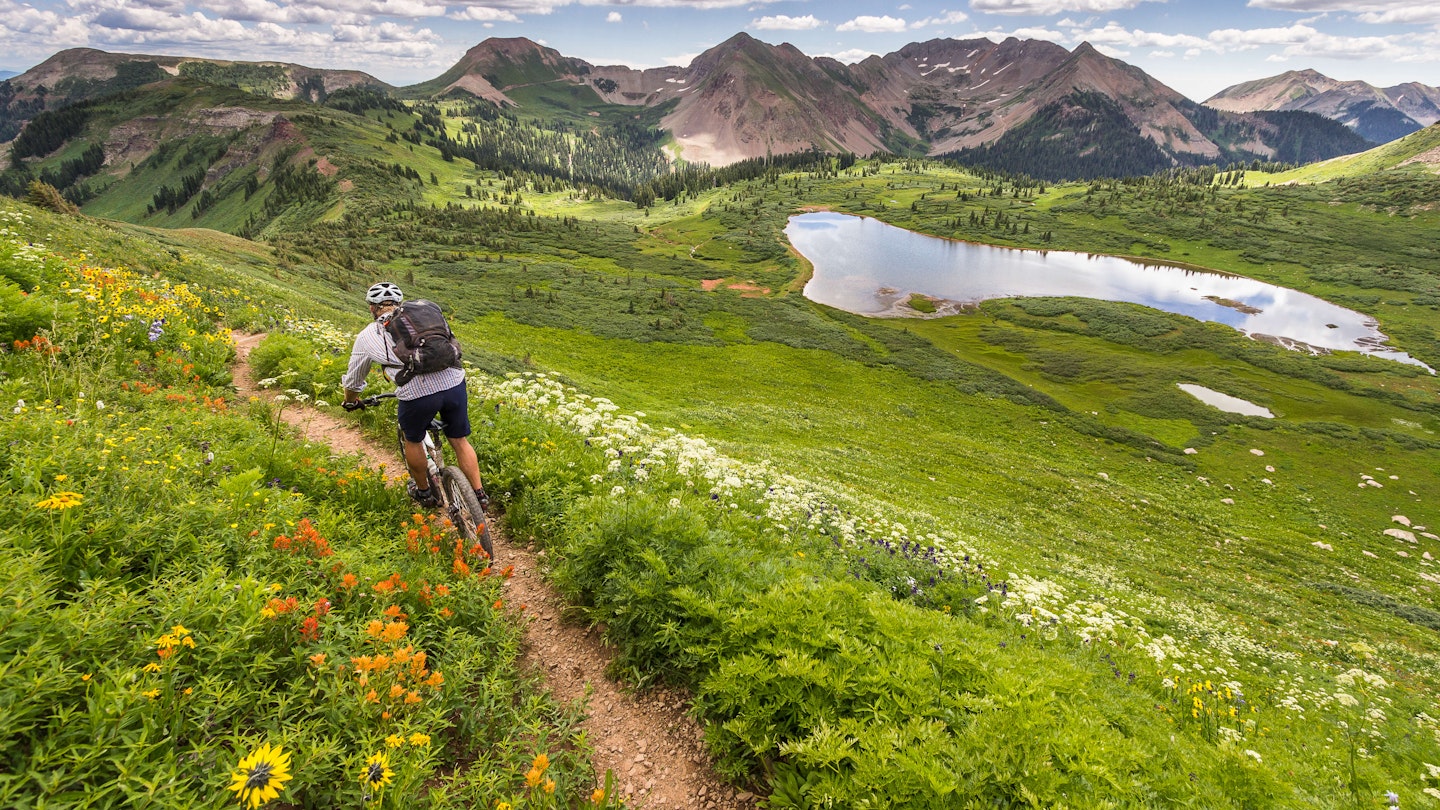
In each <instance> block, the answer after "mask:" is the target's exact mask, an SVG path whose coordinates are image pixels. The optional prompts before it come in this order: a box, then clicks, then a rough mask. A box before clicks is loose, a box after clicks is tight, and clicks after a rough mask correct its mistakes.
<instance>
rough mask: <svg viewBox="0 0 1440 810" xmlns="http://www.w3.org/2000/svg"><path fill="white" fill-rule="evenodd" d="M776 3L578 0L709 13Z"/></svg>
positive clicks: (754, 0)
mask: <svg viewBox="0 0 1440 810" xmlns="http://www.w3.org/2000/svg"><path fill="white" fill-rule="evenodd" d="M774 2H778V0H580V4H581V5H585V6H608V5H626V6H648V7H650V8H689V9H695V10H697V11H709V10H712V9H717V8H738V7H740V6H756V5H765V4H767V3H774ZM568 4H569V0H564V2H558V3H556V4H555V5H562V6H563V5H568Z"/></svg>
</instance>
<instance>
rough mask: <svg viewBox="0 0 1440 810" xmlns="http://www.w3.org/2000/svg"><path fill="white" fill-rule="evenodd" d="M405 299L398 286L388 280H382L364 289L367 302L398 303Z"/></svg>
mask: <svg viewBox="0 0 1440 810" xmlns="http://www.w3.org/2000/svg"><path fill="white" fill-rule="evenodd" d="M404 300H405V295H404V294H403V293H401V292H400V288H399V287H397V286H395V285H394V284H391V283H390V282H388V281H382V282H380V283H379V284H376V285H374V286H372V287H371V288H370V289H368V290H366V291H365V303H367V304H398V303H400V302H401V301H404Z"/></svg>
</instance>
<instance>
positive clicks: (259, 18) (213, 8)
mask: <svg viewBox="0 0 1440 810" xmlns="http://www.w3.org/2000/svg"><path fill="white" fill-rule="evenodd" d="M196 7H197V8H200V9H203V10H205V11H209V12H211V13H213V14H214V15H215V16H217V17H222V18H224V19H227V20H240V21H242V22H271V23H279V24H290V23H299V24H323V25H330V24H337V23H350V24H360V23H363V22H365V21H366V18H365V17H364V16H363V15H360V14H355V13H351V12H347V11H340V10H337V9H330V8H325V7H323V6H320V5H316V4H311V3H305V4H303V5H285V6H281V5H278V4H276V3H273V2H270V0H203V1H202V2H200V3H197V4H196Z"/></svg>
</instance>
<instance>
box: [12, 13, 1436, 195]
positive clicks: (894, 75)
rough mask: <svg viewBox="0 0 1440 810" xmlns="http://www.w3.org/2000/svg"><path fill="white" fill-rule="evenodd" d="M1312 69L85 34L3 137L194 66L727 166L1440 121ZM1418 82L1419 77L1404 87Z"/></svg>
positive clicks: (982, 45) (1405, 98) (1273, 156)
mask: <svg viewBox="0 0 1440 810" xmlns="http://www.w3.org/2000/svg"><path fill="white" fill-rule="evenodd" d="M1287 75H1288V74H1287ZM1310 76H1312V77H1314V78H1313V79H1311V80H1309V83H1308V84H1305V85H1304V86H1305V87H1309V88H1311V90H1312V92H1311V93H1310V95H1309V96H1307V97H1306V98H1309V99H1311V100H1312V101H1311V102H1310V103H1307V104H1299V103H1297V98H1298V96H1299V95H1301V94H1299V93H1298V91H1295V90H1290V91H1287V90H1285V89H1283V87H1282V86H1281V85H1280V83H1278V81H1277V79H1278V78H1279V77H1277V79H1272V80H1261V81H1259V82H1254V83H1250V84H1249V85H1239V86H1237V87H1236V88H1231V89H1230V90H1227V91H1225V92H1224V93H1222V94H1220V95H1219V96H1217V97H1216V98H1215V99H1212V100H1211V103H1209V104H1208V105H1201V104H1198V103H1196V102H1194V101H1191V100H1190V99H1187V98H1186V97H1184V96H1183V95H1181V94H1180V93H1178V92H1176V91H1175V90H1172V89H1171V88H1169V87H1167V86H1165V85H1164V84H1163V83H1161V82H1159V81H1158V80H1156V79H1154V78H1153V77H1151V76H1149V75H1147V74H1146V73H1145V72H1144V71H1142V70H1140V69H1138V68H1136V67H1134V66H1131V65H1128V64H1126V63H1124V62H1122V61H1120V60H1117V59H1114V58H1111V57H1108V56H1106V55H1104V54H1102V53H1100V52H1099V51H1098V50H1096V49H1095V48H1093V47H1091V46H1090V45H1089V44H1088V43H1087V44H1081V45H1079V46H1078V47H1076V48H1075V49H1074V50H1073V51H1071V50H1066V49H1065V48H1063V47H1061V46H1060V45H1057V44H1054V43H1051V42H1046V41H1041V40H1020V39H1016V38H1008V39H1005V40H1004V41H1002V42H998V43H996V42H993V41H991V40H989V39H983V38H981V39H970V40H955V39H936V40H930V41H927V42H920V43H912V44H910V45H906V46H905V47H903V48H901V49H900V50H899V51H896V52H894V53H890V54H887V55H885V56H872V57H870V58H868V59H866V60H864V61H862V62H859V63H856V64H853V65H846V64H843V63H841V62H839V61H836V60H834V59H830V58H827V57H817V58H812V57H809V56H806V55H805V54H803V53H801V52H800V51H799V50H798V49H796V48H795V47H793V46H791V45H788V44H782V45H778V46H772V45H769V44H766V43H763V42H760V41H758V40H756V39H754V38H752V37H750V36H748V35H746V34H743V33H741V34H736V35H735V36H733V37H731V38H730V39H728V40H726V41H725V42H723V43H720V44H719V45H716V46H715V47H713V48H711V49H709V50H707V51H705V52H704V53H702V54H701V55H700V56H698V57H696V58H695V59H694V60H693V61H692V62H691V63H690V64H689V65H688V66H685V67H662V68H653V69H646V70H640V69H635V68H630V67H626V66H623V65H603V66H602V65H592V64H590V63H588V62H585V61H584V60H581V59H577V58H574V57H567V56H564V55H562V54H560V53H559V52H557V51H555V50H553V49H551V48H547V47H544V46H541V45H539V44H537V43H535V42H532V41H530V40H528V39H524V38H510V39H498V38H496V39H489V40H486V41H485V42H482V43H480V44H478V45H476V46H475V47H474V48H472V49H470V51H469V52H467V53H466V54H465V55H464V57H462V58H461V59H460V60H459V61H458V62H457V63H456V64H455V65H454V66H452V67H451V68H450V69H449V70H447V71H446V72H445V73H443V74H442V75H440V76H438V77H436V78H435V79H433V80H430V81H428V82H422V83H420V84H416V85H412V86H409V87H392V86H390V85H388V84H386V83H384V82H382V81H380V80H379V79H376V78H375V77H373V76H370V75H368V74H366V73H363V72H361V71H351V70H321V69H313V68H308V67H305V66H301V65H292V64H279V63H253V62H240V61H230V62H226V61H217V60H207V59H194V58H185V57H175V56H153V55H137V54H117V53H106V52H103V51H96V50H91V49H73V50H67V51H62V52H60V53H57V54H55V55H54V56H52V57H51V58H50V59H47V60H46V61H45V62H43V63H42V64H40V65H38V66H36V67H35V68H33V69H31V70H29V71H26V72H25V73H23V74H21V75H19V76H16V77H13V78H11V79H8V80H5V81H3V82H0V141H8V140H10V139H13V138H14V137H15V136H16V135H17V134H18V133H19V131H20V128H21V127H22V126H23V125H24V123H25V122H26V121H29V120H31V119H33V118H34V117H35V116H36V115H38V114H39V113H41V112H42V111H45V110H57V109H62V108H64V107H67V106H71V105H74V104H78V103H80V102H83V101H86V100H89V99H95V98H100V97H104V96H107V95H113V94H116V93H122V92H127V91H138V90H140V89H141V88H146V87H150V86H159V85H161V84H163V83H165V82H167V81H171V82H173V81H175V80H181V79H189V80H192V81H197V82H201V83H210V84H216V85H223V86H228V87H233V88H238V89H240V90H243V91H245V92H246V93H248V94H251V95H254V96H261V97H266V98H271V99H299V100H307V101H311V102H321V101H324V100H325V99H326V98H328V97H329V96H330V95H332V94H334V93H337V92H340V91H343V90H346V89H352V90H353V89H357V88H367V89H368V90H370V91H374V92H376V93H380V94H383V95H385V96H387V97H395V98H399V99H411V100H426V99H437V98H444V97H453V96H457V95H458V96H461V97H472V98H474V99H476V100H478V101H479V102H483V103H484V104H486V105H493V109H494V110H495V111H496V112H497V113H506V114H511V115H517V116H521V117H529V118H535V119H540V120H553V119H555V118H556V117H557V116H558V117H568V118H570V119H572V122H573V120H574V119H577V118H583V117H584V116H590V117H599V116H601V114H602V111H603V112H604V113H605V115H607V116H608V117H610V118H614V117H617V115H618V116H621V117H623V115H622V114H623V112H624V110H626V109H632V110H635V114H634V115H633V116H631V117H632V118H639V119H640V120H642V121H643V124H644V126H647V127H650V128H652V129H653V130H658V131H659V132H658V134H660V135H661V136H662V137H663V139H664V141H665V146H666V148H667V149H668V150H669V152H670V154H671V155H672V157H678V158H682V159H684V160H686V161H689V162H696V163H707V164H710V165H713V166H723V165H728V164H731V163H735V162H737V161H741V160H745V159H748V158H757V157H765V156H767V155H778V154H784V153H793V152H801V151H806V150H810V149H819V150H822V151H831V152H850V153H855V154H862V155H863V154H870V153H873V152H879V151H883V152H891V153H895V154H901V155H931V156H951V157H956V158H959V159H962V160H965V161H967V162H971V163H975V164H980V165H986V166H991V167H993V168H997V169H1004V170H1007V171H1013V172H1022V173H1029V174H1032V175H1034V176H1036V177H1040V178H1043V179H1062V178H1067V177H1071V178H1073V177H1094V176H1102V175H1112V176H1113V175H1126V174H1147V173H1150V172H1153V171H1157V170H1160V169H1164V168H1167V167H1171V166H1185V165H1202V164H1219V165H1224V164H1228V163H1235V162H1251V161H1256V160H1259V161H1274V162H1293V163H1302V162H1309V161H1314V160H1321V159H1326V158H1330V157H1334V156H1336V155H1340V154H1348V153H1353V152H1358V151H1361V150H1363V149H1365V148H1367V147H1369V146H1371V145H1373V143H1372V141H1373V139H1374V137H1379V136H1378V135H1376V133H1381V132H1390V131H1399V130H1400V129H1403V128H1404V127H1405V126H1406V125H1407V124H1405V121H1411V122H1419V123H1424V122H1426V116H1431V117H1430V119H1429V120H1432V121H1433V120H1435V118H1436V117H1440V107H1437V103H1436V102H1437V99H1440V91H1437V90H1436V89H1435V88H1427V87H1424V86H1423V85H1402V86H1401V88H1390V89H1389V90H1386V91H1374V88H1369V86H1368V85H1364V86H1363V87H1356V86H1355V85H1358V84H1359V83H1341V82H1333V81H1330V80H1326V79H1324V77H1321V76H1319V74H1310ZM1252 85H1253V87H1252ZM1292 85H1293V86H1294V87H1299V86H1300V84H1295V83H1292ZM1366 88H1369V89H1368V90H1367V89H1366ZM1403 88H1412V89H1410V90H1407V91H1403V92H1397V93H1393V94H1392V91H1396V90H1401V89H1403ZM1372 91H1374V92H1372ZM1376 93H1379V95H1380V97H1383V98H1386V99H1388V100H1389V101H1388V106H1387V105H1382V104H1380V103H1379V102H1378V101H1375V100H1374V97H1375V95H1376ZM1362 96H1363V97H1364V99H1370V102H1369V106H1368V107H1367V106H1364V105H1365V103H1366V102H1365V101H1364V100H1363V99H1362V98H1361V97H1362ZM1315 99H1323V102H1322V101H1315ZM1387 115H1388V116H1389V117H1388V118H1386V116H1387ZM1397 116H1398V117H1397ZM242 117H243V116H242ZM1401 118H1403V119H1404V120H1403V121H1402V120H1401ZM1386 122H1388V123H1386ZM1342 124H1345V125H1348V126H1349V128H1347V127H1346V126H1342ZM1387 126H1388V127H1389V128H1388V129H1387V128H1386V127H1387ZM1362 127H1363V130H1362ZM1418 128H1419V127H1418V124H1417V125H1416V126H1413V127H1412V128H1411V130H1409V131H1413V129H1418ZM1366 132H1369V133H1371V134H1372V136H1374V137H1372V138H1370V139H1367V138H1366V137H1364V135H1365V133H1366ZM1400 134H1404V133H1403V132H1401V133H1400Z"/></svg>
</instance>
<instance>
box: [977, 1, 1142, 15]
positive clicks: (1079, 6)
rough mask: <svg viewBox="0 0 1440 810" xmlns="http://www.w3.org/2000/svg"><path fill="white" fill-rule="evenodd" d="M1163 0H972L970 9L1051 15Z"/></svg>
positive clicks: (1093, 10) (1109, 9) (1120, 7)
mask: <svg viewBox="0 0 1440 810" xmlns="http://www.w3.org/2000/svg"><path fill="white" fill-rule="evenodd" d="M1160 1H1161V0H971V2H970V10H971V11H978V12H981V13H984V14H1028V15H1033V16H1049V15H1051V14H1067V13H1070V12H1079V13H1082V14H1083V13H1088V12H1105V11H1123V10H1125V9H1131V8H1135V7H1136V6H1138V5H1140V4H1141V3H1145V2H1160Z"/></svg>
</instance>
